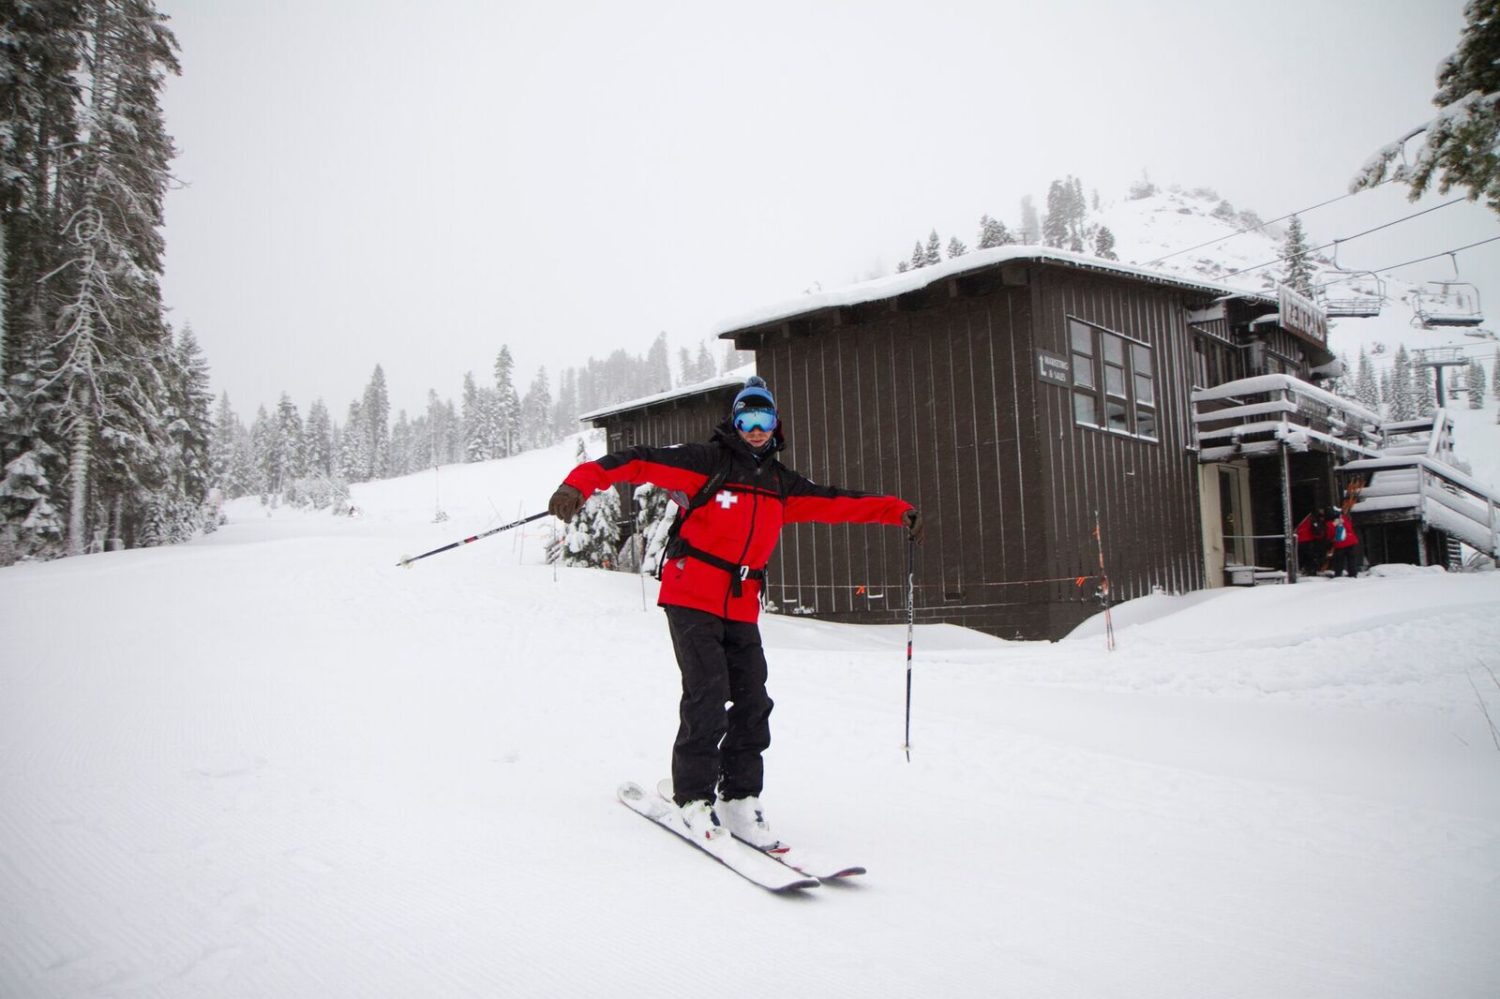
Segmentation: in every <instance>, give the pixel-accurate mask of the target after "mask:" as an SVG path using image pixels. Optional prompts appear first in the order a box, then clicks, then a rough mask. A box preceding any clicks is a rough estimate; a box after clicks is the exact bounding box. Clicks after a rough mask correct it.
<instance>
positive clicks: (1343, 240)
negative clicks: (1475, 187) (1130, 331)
mask: <svg viewBox="0 0 1500 999" xmlns="http://www.w3.org/2000/svg"><path fill="white" fill-rule="evenodd" d="M1467 200H1468V198H1465V197H1462V196H1460V197H1457V198H1454V199H1453V200H1451V201H1445V202H1443V203H1442V204H1440V205H1433V206H1432V207H1431V208H1424V209H1422V210H1421V211H1419V212H1412V213H1411V214H1410V215H1404V216H1402V217H1401V218H1399V219H1394V220H1392V221H1390V222H1386V223H1384V224H1382V225H1378V226H1375V227H1374V228H1373V229H1366V230H1365V231H1364V232H1357V233H1355V234H1354V235H1352V236H1343V237H1340V238H1339V239H1335V240H1330V241H1329V242H1327V243H1323V244H1321V245H1319V246H1311V247H1308V248H1307V249H1306V250H1304V251H1303V256H1307V255H1308V254H1312V253H1317V252H1318V251H1319V250H1326V249H1328V248H1329V247H1330V246H1333V245H1334V244H1336V243H1348V242H1352V241H1353V240H1356V239H1359V238H1360V237H1361V236H1368V235H1370V234H1371V233H1374V232H1379V231H1380V230H1382V229H1389V228H1390V227H1391V226H1393V225H1400V224H1401V223H1402V222H1410V221H1411V220H1412V219H1414V218H1418V217H1419V216H1422V215H1426V214H1428V213H1429V212H1435V211H1437V210H1438V209H1440V208H1447V207H1449V206H1450V205H1456V204H1458V203H1459V202H1460V201H1467ZM1452 252H1457V251H1452ZM1442 255H1443V254H1441V253H1439V254H1436V256H1439V257H1441V256H1442ZM1290 259H1291V258H1290V257H1288V256H1286V255H1283V256H1280V257H1277V258H1276V259H1275V260H1267V261H1266V262H1265V263H1261V264H1256V265H1254V266H1253V267H1241V268H1240V269H1239V270H1237V271H1230V272H1229V273H1227V274H1224V275H1222V276H1223V277H1226V278H1229V277H1234V276H1235V275H1236V274H1245V273H1248V272H1250V271H1258V270H1260V269H1261V268H1262V267H1270V266H1271V265H1272V264H1279V263H1281V262H1282V261H1284V260H1290ZM1429 259H1430V258H1429ZM1396 266H1398V267H1400V266H1402V265H1400V264H1397V265H1396Z"/></svg>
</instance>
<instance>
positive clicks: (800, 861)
mask: <svg viewBox="0 0 1500 999" xmlns="http://www.w3.org/2000/svg"><path fill="white" fill-rule="evenodd" d="M656 793H657V794H658V795H659V796H660V797H661V799H662V801H664V802H666V803H667V804H668V805H671V806H672V808H673V809H675V808H676V807H677V805H676V803H675V802H674V801H673V799H672V782H671V780H662V781H660V782H658V783H657V785H656ZM734 841H735V842H736V843H740V844H743V845H744V846H748V847H750V849H752V850H754V851H755V852H756V853H763V854H765V855H766V856H767V857H770V858H771V859H772V860H774V861H776V862H777V863H779V864H784V865H786V866H787V867H790V868H791V869H792V870H794V871H796V872H797V873H799V874H806V875H807V876H808V877H810V878H817V879H818V880H819V881H834V880H837V879H838V878H851V877H854V876H855V875H856V874H863V873H865V869H864V868H863V867H860V866H859V865H857V864H849V865H844V866H840V865H837V864H833V863H830V862H828V861H826V860H824V859H823V858H821V857H816V856H814V855H813V854H812V853H811V852H810V851H808V850H803V849H801V848H800V847H793V846H791V845H790V844H787V843H782V842H780V841H778V842H777V843H776V845H775V846H768V847H766V848H765V849H761V848H760V847H758V846H754V845H753V844H750V843H747V842H745V841H744V840H742V839H740V838H739V837H738V836H735V837H734Z"/></svg>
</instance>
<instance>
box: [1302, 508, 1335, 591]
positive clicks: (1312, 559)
mask: <svg viewBox="0 0 1500 999" xmlns="http://www.w3.org/2000/svg"><path fill="white" fill-rule="evenodd" d="M1327 556H1328V520H1327V518H1326V517H1325V515H1324V513H1323V511H1322V510H1320V509H1314V510H1313V512H1312V513H1309V514H1308V515H1307V516H1306V517H1303V518H1302V522H1301V523H1300V524H1298V525H1297V561H1298V564H1299V565H1300V566H1301V567H1302V574H1303V575H1305V576H1316V575H1317V574H1318V571H1319V570H1320V569H1322V567H1323V559H1324V558H1326V557H1327Z"/></svg>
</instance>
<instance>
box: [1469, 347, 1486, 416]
mask: <svg viewBox="0 0 1500 999" xmlns="http://www.w3.org/2000/svg"><path fill="white" fill-rule="evenodd" d="M1465 374H1466V375H1467V378H1466V379H1465V384H1464V388H1465V390H1466V391H1467V393H1468V396H1469V408H1470V409H1483V408H1484V390H1485V384H1484V365H1483V364H1480V363H1479V358H1477V357H1471V358H1470V359H1469V367H1468V370H1467V371H1466V372H1465Z"/></svg>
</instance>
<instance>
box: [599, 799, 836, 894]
mask: <svg viewBox="0 0 1500 999" xmlns="http://www.w3.org/2000/svg"><path fill="white" fill-rule="evenodd" d="M616 793H617V794H618V795H619V798H620V801H621V802H623V803H624V804H625V806H626V807H627V808H629V809H630V810H631V811H633V812H636V813H638V814H640V815H644V816H645V817H646V818H648V819H650V820H651V821H652V822H655V823H656V824H657V825H659V826H661V827H662V828H663V829H668V830H670V831H672V832H674V833H676V834H677V835H678V836H680V837H682V838H683V839H684V840H687V842H689V843H691V844H693V845H694V846H695V847H697V848H698V849H700V850H702V851H703V852H704V853H706V854H708V855H709V856H711V857H713V858H714V859H715V860H717V861H718V862H719V863H721V864H723V865H724V866H725V867H727V868H729V869H730V870H731V871H733V872H734V873H736V874H738V875H739V876H740V877H742V878H744V879H745V880H747V881H753V882H754V883H755V884H758V885H760V886H761V887H762V888H765V889H766V890H768V891H773V892H778V893H783V892H795V891H799V890H801V889H803V888H816V887H818V884H819V882H818V879H817V878H814V877H810V876H808V875H806V874H803V873H802V872H800V871H797V870H795V869H793V868H791V867H787V866H786V865H785V864H782V863H780V862H779V861H777V860H775V859H773V858H771V857H769V856H767V855H766V854H763V853H761V852H760V851H759V850H757V849H756V848H755V847H753V846H751V845H749V844H748V843H742V842H740V841H739V840H737V839H735V838H734V837H732V836H728V835H724V836H720V837H718V838H716V839H712V840H701V841H700V840H698V839H696V838H694V837H693V836H691V835H689V833H688V829H687V826H686V825H684V824H683V821H682V818H681V814H680V813H679V812H678V810H677V806H676V805H674V804H672V803H671V802H670V801H666V800H665V799H663V798H660V797H658V796H656V795H654V794H650V793H648V792H647V791H646V789H645V788H643V787H641V786H640V785H639V784H635V783H632V782H629V781H627V782H626V783H624V784H621V785H620V788H619V791H618V792H616Z"/></svg>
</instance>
